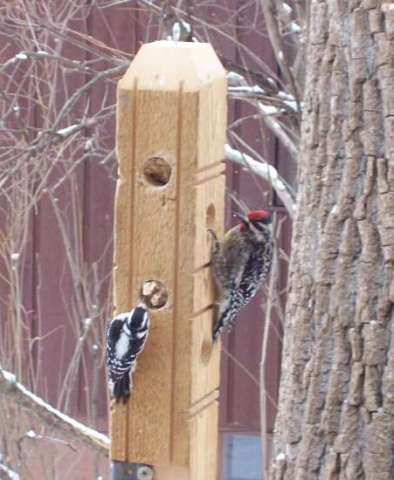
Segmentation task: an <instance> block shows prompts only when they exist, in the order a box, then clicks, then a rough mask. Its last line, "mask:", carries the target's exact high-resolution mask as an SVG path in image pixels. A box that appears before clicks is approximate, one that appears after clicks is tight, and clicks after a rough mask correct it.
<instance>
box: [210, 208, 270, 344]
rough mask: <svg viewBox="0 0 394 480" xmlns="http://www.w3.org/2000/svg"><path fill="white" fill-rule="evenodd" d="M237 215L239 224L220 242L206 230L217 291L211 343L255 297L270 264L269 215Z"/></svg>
mask: <svg viewBox="0 0 394 480" xmlns="http://www.w3.org/2000/svg"><path fill="white" fill-rule="evenodd" d="M237 216H238V217H239V218H240V219H241V223H240V224H239V225H236V226H235V227H233V228H232V229H231V230H229V231H228V232H227V233H226V234H225V236H224V239H223V241H221V242H219V241H218V239H217V236H216V234H215V232H214V231H212V230H209V232H210V233H211V235H212V249H211V269H212V273H213V277H214V279H215V283H216V284H217V287H218V290H219V301H218V304H217V318H216V321H215V326H214V329H213V339H214V340H216V339H217V338H218V336H219V335H220V332H221V331H222V330H223V328H225V327H228V326H230V325H231V324H232V323H233V322H234V320H235V318H236V316H237V314H238V312H239V310H240V308H241V307H243V306H244V305H246V304H247V303H248V302H249V301H250V299H251V298H252V297H253V296H254V295H255V294H256V292H257V290H258V289H259V288H260V286H261V285H262V283H263V281H264V279H265V278H266V277H267V276H268V274H269V272H270V269H271V264H272V255H273V244H272V235H271V225H270V224H271V222H272V218H271V214H270V212H268V211H266V210H253V211H251V212H249V213H248V215H247V216H242V215H237Z"/></svg>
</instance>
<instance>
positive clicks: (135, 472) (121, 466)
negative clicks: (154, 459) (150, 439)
mask: <svg viewBox="0 0 394 480" xmlns="http://www.w3.org/2000/svg"><path fill="white" fill-rule="evenodd" d="M112 478H113V480H153V479H154V474H153V467H152V466H151V465H145V464H144V463H127V462H117V461H115V460H114V461H113V462H112Z"/></svg>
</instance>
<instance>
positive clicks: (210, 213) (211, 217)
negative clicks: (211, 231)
mask: <svg viewBox="0 0 394 480" xmlns="http://www.w3.org/2000/svg"><path fill="white" fill-rule="evenodd" d="M206 215H207V218H206V223H207V227H208V228H214V226H215V215H216V211H215V206H214V205H213V204H212V203H211V204H210V205H209V206H208V208H207V213H206Z"/></svg>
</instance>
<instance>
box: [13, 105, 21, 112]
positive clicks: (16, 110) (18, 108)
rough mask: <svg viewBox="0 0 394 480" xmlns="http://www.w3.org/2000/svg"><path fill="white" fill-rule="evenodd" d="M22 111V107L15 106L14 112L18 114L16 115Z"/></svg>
mask: <svg viewBox="0 0 394 480" xmlns="http://www.w3.org/2000/svg"><path fill="white" fill-rule="evenodd" d="M20 109H21V107H20V106H19V105H14V106H13V107H12V110H13V111H14V112H16V113H17V112H19V111H20Z"/></svg>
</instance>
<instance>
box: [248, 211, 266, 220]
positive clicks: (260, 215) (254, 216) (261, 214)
mask: <svg viewBox="0 0 394 480" xmlns="http://www.w3.org/2000/svg"><path fill="white" fill-rule="evenodd" d="M270 217H271V212H268V211H267V210H252V211H251V212H249V213H248V218H249V220H250V221H251V222H255V221H256V220H262V219H265V218H270Z"/></svg>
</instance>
